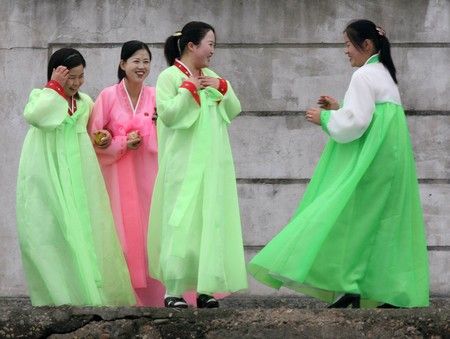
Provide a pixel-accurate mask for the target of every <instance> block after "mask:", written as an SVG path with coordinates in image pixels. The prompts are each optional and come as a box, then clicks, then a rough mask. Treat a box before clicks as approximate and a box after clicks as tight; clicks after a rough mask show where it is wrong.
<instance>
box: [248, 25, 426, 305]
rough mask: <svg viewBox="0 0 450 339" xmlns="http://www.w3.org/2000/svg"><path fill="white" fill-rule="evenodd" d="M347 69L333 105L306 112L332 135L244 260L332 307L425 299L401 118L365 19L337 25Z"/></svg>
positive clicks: (261, 276) (421, 246) (329, 101)
mask: <svg viewBox="0 0 450 339" xmlns="http://www.w3.org/2000/svg"><path fill="white" fill-rule="evenodd" d="M344 38H345V44H346V54H347V55H348V57H349V58H350V63H351V64H352V66H354V67H359V69H358V70H356V71H355V73H354V74H353V76H352V79H351V82H350V85H349V88H348V90H347V92H346V94H345V98H344V102H343V104H342V106H341V107H339V105H338V104H337V102H336V100H334V99H333V98H331V97H327V96H324V97H321V98H320V99H319V104H320V105H321V106H322V108H326V110H320V109H317V108H313V109H310V110H308V111H307V119H308V120H309V121H311V122H313V123H316V124H318V125H321V126H322V128H323V129H324V131H325V132H326V133H327V134H328V135H329V136H330V140H329V141H328V143H327V145H326V146H325V149H324V151H323V154H322V156H321V158H320V161H319V163H318V165H317V168H316V170H315V172H314V175H313V177H312V179H311V182H310V184H309V186H308V188H307V190H306V192H305V195H304V196H303V199H302V201H301V202H300V205H299V207H298V209H297V211H296V212H295V213H294V216H293V217H292V219H291V220H290V222H289V223H288V225H287V226H286V227H285V228H284V229H283V230H282V231H281V232H280V233H279V234H278V235H277V236H275V238H274V239H272V240H271V241H270V242H269V243H268V244H267V246H266V247H264V248H263V249H262V250H261V252H259V253H258V254H257V255H256V256H255V257H254V258H253V259H252V260H251V262H250V263H249V271H250V273H251V274H252V275H253V276H254V277H255V278H256V279H257V280H259V281H261V282H263V283H264V284H266V285H268V286H271V287H274V288H280V287H281V286H285V287H288V288H292V289H294V290H296V291H299V292H301V293H304V294H307V295H310V296H313V297H317V298H319V299H321V300H323V301H326V302H332V301H333V300H335V298H336V297H337V296H339V295H342V294H343V296H342V297H341V298H340V299H339V300H337V301H336V302H335V303H333V304H332V305H331V307H347V306H350V305H352V306H353V307H360V305H361V304H362V306H363V307H366V306H367V307H370V306H382V307H418V306H427V305H428V284H429V283H428V280H429V278H428V260H427V248H426V239H425V232H424V222H423V216H422V208H421V205H420V198H419V189H418V183H417V177H416V170H415V163H414V156H413V151H412V147H411V141H410V137H409V132H408V127H407V122H406V118H405V114H404V111H403V107H402V105H401V101H400V95H399V91H398V87H397V84H396V83H397V79H396V76H395V67H394V64H393V62H392V59H391V55H390V45H389V41H388V39H387V38H386V34H385V32H384V30H383V29H381V28H380V27H377V26H376V25H375V24H374V23H372V22H371V21H368V20H358V21H355V22H352V23H351V24H350V25H349V26H348V27H347V28H346V30H345V31H344Z"/></svg>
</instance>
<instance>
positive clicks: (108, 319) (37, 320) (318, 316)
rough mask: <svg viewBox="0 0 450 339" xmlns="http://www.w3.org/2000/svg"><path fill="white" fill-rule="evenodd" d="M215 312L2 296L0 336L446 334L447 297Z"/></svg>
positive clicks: (277, 302)
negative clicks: (373, 305) (410, 305)
mask: <svg viewBox="0 0 450 339" xmlns="http://www.w3.org/2000/svg"><path fill="white" fill-rule="evenodd" d="M222 306H223V307H222V308H220V309H216V310H197V309H187V310H170V309H154V308H137V307H117V308H105V307H101V308H92V307H70V306H61V307H32V306H31V305H30V303H29V300H28V299H26V298H3V299H0V314H1V315H0V337H3V338H15V337H33V338H42V337H46V338H73V337H83V338H84V337H90V338H130V337H138V338H268V337H270V338H282V337H283V338H296V337H299V336H301V337H307V338H308V337H311V338H313V337H316V338H317V337H321V338H350V337H362V336H368V337H379V338H381V337H438V338H440V337H447V336H449V335H450V327H449V313H450V312H449V311H450V302H449V299H447V298H433V299H432V304H431V307H429V308H420V309H390V310H389V309H384V310H381V309H372V310H362V309H361V310H351V309H348V310H347V309H346V310H336V309H334V310H328V309H325V308H324V306H325V304H323V303H320V302H316V301H315V300H313V299H310V298H304V297H283V298H271V297H230V298H228V299H225V300H224V301H223V302H222Z"/></svg>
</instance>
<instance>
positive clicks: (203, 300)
mask: <svg viewBox="0 0 450 339" xmlns="http://www.w3.org/2000/svg"><path fill="white" fill-rule="evenodd" d="M197 307H198V308H217V307H219V302H218V301H217V300H216V298H214V297H212V296H210V295H207V294H199V295H198V296H197Z"/></svg>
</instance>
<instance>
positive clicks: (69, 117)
mask: <svg viewBox="0 0 450 339" xmlns="http://www.w3.org/2000/svg"><path fill="white" fill-rule="evenodd" d="M85 65H86V63H85V61H84V58H83V57H82V55H81V54H80V53H79V52H78V51H76V50H74V49H71V48H63V49H60V50H58V51H56V52H55V53H54V54H53V55H52V56H51V57H50V61H49V65H48V80H49V82H48V83H47V85H46V86H45V88H43V89H34V90H33V91H32V92H31V94H30V98H29V101H28V103H27V105H26V106H25V110H24V117H25V119H26V121H27V122H28V123H29V124H30V125H31V126H30V129H29V131H28V133H27V136H26V138H25V141H24V145H23V149H22V155H21V158H20V166H19V174H18V181H17V227H18V231H19V240H20V248H21V252H22V261H23V266H24V270H25V275H26V279H27V285H28V290H29V294H30V296H31V302H32V304H33V305H35V306H40V305H62V304H71V305H133V304H135V299H134V294H133V290H132V288H131V284H130V279H129V274H128V270H127V266H126V264H125V260H124V257H123V254H122V250H121V247H120V244H119V242H118V239H117V235H116V231H115V226H114V221H113V217H112V214H111V210H110V206H109V200H108V194H107V192H106V189H105V185H104V182H103V178H102V174H101V172H100V168H99V166H98V162H97V158H96V156H95V153H94V150H93V148H92V142H91V140H90V138H89V136H88V134H87V131H86V124H87V121H88V118H89V114H90V112H91V109H92V105H93V102H92V100H91V98H89V96H87V95H86V94H83V93H80V92H79V88H80V86H81V85H82V84H83V82H84V68H85Z"/></svg>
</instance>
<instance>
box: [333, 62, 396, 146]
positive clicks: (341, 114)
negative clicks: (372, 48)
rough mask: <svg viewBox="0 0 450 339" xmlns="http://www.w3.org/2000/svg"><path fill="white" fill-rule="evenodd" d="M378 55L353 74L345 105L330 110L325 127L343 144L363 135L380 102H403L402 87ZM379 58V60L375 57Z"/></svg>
mask: <svg viewBox="0 0 450 339" xmlns="http://www.w3.org/2000/svg"><path fill="white" fill-rule="evenodd" d="M377 57H378V54H375V55H373V56H371V57H370V58H369V59H368V60H367V61H366V63H365V64H364V65H363V66H362V67H360V68H359V69H357V70H356V71H355V72H354V73H353V76H352V79H351V81H350V85H349V87H348V89H347V92H346V93H345V97H344V103H343V106H342V107H341V108H340V109H338V110H331V111H330V118H329V120H328V123H327V125H326V126H325V130H328V133H329V134H330V136H331V137H332V138H333V139H334V140H336V141H337V142H339V143H347V142H351V141H353V140H356V139H358V138H360V137H361V136H362V135H363V134H364V132H365V131H366V129H367V128H368V127H369V125H370V122H371V121H372V116H373V113H374V111H375V104H376V103H383V102H391V103H395V104H398V105H401V100H400V93H399V91H398V87H397V85H396V84H395V82H394V80H393V79H392V77H391V75H390V73H389V71H388V70H387V69H386V67H384V65H383V64H382V63H381V62H377V61H376V58H377ZM374 59H375V60H374Z"/></svg>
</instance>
